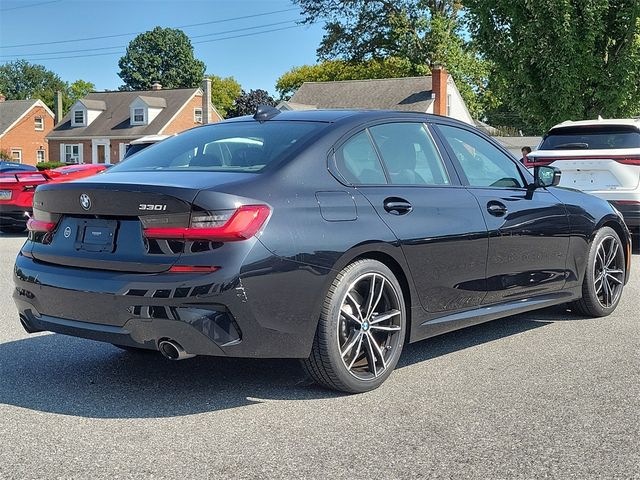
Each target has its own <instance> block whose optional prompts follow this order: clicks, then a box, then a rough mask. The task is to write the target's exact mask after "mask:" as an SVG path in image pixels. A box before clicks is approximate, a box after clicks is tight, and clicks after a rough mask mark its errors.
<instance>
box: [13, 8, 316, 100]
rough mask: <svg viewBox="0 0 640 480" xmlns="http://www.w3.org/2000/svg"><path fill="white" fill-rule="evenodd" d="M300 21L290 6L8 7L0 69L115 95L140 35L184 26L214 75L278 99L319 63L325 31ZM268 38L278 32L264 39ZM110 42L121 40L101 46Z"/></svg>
mask: <svg viewBox="0 0 640 480" xmlns="http://www.w3.org/2000/svg"><path fill="white" fill-rule="evenodd" d="M282 10H288V11H282ZM255 15H257V16H255ZM247 16H252V17H251V18H241V19H238V18H237V17H247ZM234 18H235V20H234ZM300 19H301V17H300V13H299V9H297V8H296V7H295V5H293V4H292V3H291V2H290V0H129V1H127V0H0V63H4V62H7V61H12V60H16V59H18V58H24V59H25V60H28V61H29V62H32V63H39V64H41V65H44V66H45V67H46V68H48V69H50V70H52V71H54V72H55V73H57V74H58V75H59V76H60V77H61V78H62V79H63V80H66V81H68V82H73V81H74V80H77V79H83V80H86V81H90V82H93V83H94V84H95V85H96V89H97V90H115V89H117V88H118V86H120V85H121V84H122V81H121V80H120V77H118V71H119V69H118V59H119V58H120V56H122V54H123V53H124V49H125V48H124V47H126V45H127V44H128V43H129V41H131V40H132V39H133V38H134V37H135V33H134V32H143V31H146V30H150V29H152V28H153V27H155V26H161V27H172V28H178V27H182V26H184V27H183V28H182V30H183V31H184V32H185V33H186V34H187V35H189V37H191V38H192V42H193V43H194V51H195V55H196V57H197V58H199V59H200V60H202V61H204V62H205V64H206V65H207V73H212V74H216V75H220V76H225V77H226V76H233V77H235V78H236V79H237V80H238V81H239V82H240V84H241V85H242V87H243V88H244V89H245V90H249V89H255V88H263V89H266V90H268V91H269V92H270V93H272V94H274V93H275V82H276V79H277V78H278V77H279V76H280V75H281V74H282V73H284V72H285V71H287V70H289V69H290V68H291V67H293V66H298V65H303V64H312V63H315V62H316V48H317V47H318V44H319V43H320V39H321V38H322V28H321V26H320V25H312V26H296V23H295V22H296V21H299V20H300ZM213 22H215V23H213ZM203 23H204V25H194V24H203ZM187 25H194V26H189V27H187ZM267 30H277V31H271V32H267V33H261V34H260V33H258V32H264V31H267ZM225 32H226V33H225ZM121 34H128V35H121ZM104 36H113V37H112V38H97V39H96V38H94V37H104ZM226 37H236V38H226ZM88 38H93V39H91V40H89V39H88ZM79 39H84V40H79ZM67 40H74V41H67ZM75 40H78V41H75ZM212 40H214V41H212ZM26 44H32V45H26ZM35 44H37V45H35ZM111 47H113V48H111ZM79 50H81V51H79ZM60 57H75V58H60Z"/></svg>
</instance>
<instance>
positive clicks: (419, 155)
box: [369, 123, 449, 185]
mask: <svg viewBox="0 0 640 480" xmlns="http://www.w3.org/2000/svg"><path fill="white" fill-rule="evenodd" d="M369 130H370V132H371V136H372V137H373V140H374V141H375V142H376V145H377V147H378V150H379V151H380V154H381V155H382V160H383V162H384V164H385V166H386V167H387V171H388V172H389V180H390V182H391V183H392V184H395V185H448V184H449V177H448V176H447V172H446V170H445V168H444V164H443V163H442V159H441V158H440V154H439V153H438V150H437V149H436V146H435V144H434V143H433V140H432V139H431V137H430V135H429V134H428V133H427V131H426V130H425V127H424V125H423V124H421V123H387V124H384V125H377V126H375V127H371V128H370V129H369Z"/></svg>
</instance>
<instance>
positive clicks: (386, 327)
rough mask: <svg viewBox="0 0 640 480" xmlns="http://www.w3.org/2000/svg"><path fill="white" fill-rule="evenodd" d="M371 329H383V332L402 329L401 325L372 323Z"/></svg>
mask: <svg viewBox="0 0 640 480" xmlns="http://www.w3.org/2000/svg"><path fill="white" fill-rule="evenodd" d="M370 328H371V330H381V331H383V332H397V331H400V330H401V328H400V325H371V327H370Z"/></svg>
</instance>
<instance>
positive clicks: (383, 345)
mask: <svg viewBox="0 0 640 480" xmlns="http://www.w3.org/2000/svg"><path fill="white" fill-rule="evenodd" d="M405 334H406V308H405V303H404V297H403V294H402V288H401V287H400V284H399V283H398V280H397V279H396V277H395V275H394V274H393V272H392V271H391V270H390V269H389V268H388V267H387V266H386V265H384V264H383V263H381V262H378V261H376V260H372V259H363V260H357V261H355V262H353V263H352V264H350V265H348V266H347V267H345V268H344V269H343V270H342V271H341V272H340V273H339V274H338V275H337V276H336V278H335V280H334V281H333V283H332V284H331V287H330V288H329V292H328V293H327V296H326V298H325V301H324V304H323V307H322V313H321V314H320V319H319V322H318V328H317V331H316V335H315V338H314V341H313V346H312V349H311V355H310V356H309V358H308V359H305V360H303V362H302V363H303V367H304V369H305V370H306V372H307V373H308V374H309V376H310V377H311V378H312V379H313V380H314V381H315V382H317V383H318V384H320V385H323V386H325V387H328V388H331V389H334V390H339V391H342V392H347V393H361V392H366V391H369V390H373V389H375V388H378V387H379V386H380V385H381V384H382V383H383V382H384V381H385V380H386V379H387V377H389V375H390V374H391V372H392V371H393V369H394V368H395V366H396V364H397V363H398V360H399V358H400V354H401V353H402V347H403V345H404V341H405Z"/></svg>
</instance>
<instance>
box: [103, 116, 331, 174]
mask: <svg viewBox="0 0 640 480" xmlns="http://www.w3.org/2000/svg"><path fill="white" fill-rule="evenodd" d="M326 126H327V124H326V123H320V122H282V121H280V122H279V121H273V120H271V121H267V122H264V123H258V122H232V123H220V124H217V125H211V126H207V127H199V128H194V129H193V130H189V131H186V132H184V133H181V134H180V135H177V136H175V137H171V138H168V139H166V140H164V141H162V142H159V143H157V144H155V145H152V146H150V147H147V148H145V149H143V150H141V151H140V152H138V153H136V154H135V155H133V156H131V158H127V159H126V161H124V162H122V163H120V164H118V165H116V166H115V167H113V168H112V169H110V170H111V171H118V172H125V171H144V170H165V171H166V170H171V171H186V170H203V171H212V172H260V171H262V170H263V169H264V168H266V167H267V166H268V165H269V164H271V163H272V162H276V161H279V160H281V159H283V158H284V157H285V156H286V155H288V154H289V153H291V151H293V150H294V148H295V146H296V145H299V144H301V143H302V142H303V141H305V140H308V139H310V138H311V137H312V136H314V134H316V133H317V132H319V131H320V130H321V129H323V128H324V127H326Z"/></svg>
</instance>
